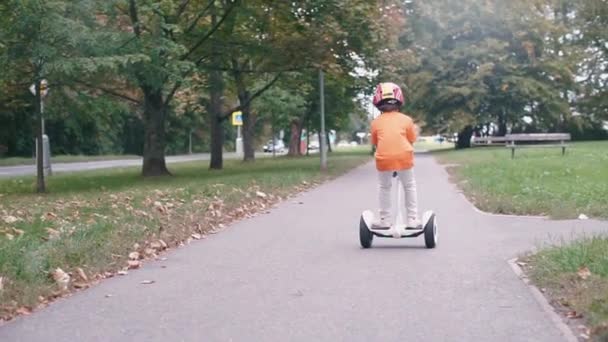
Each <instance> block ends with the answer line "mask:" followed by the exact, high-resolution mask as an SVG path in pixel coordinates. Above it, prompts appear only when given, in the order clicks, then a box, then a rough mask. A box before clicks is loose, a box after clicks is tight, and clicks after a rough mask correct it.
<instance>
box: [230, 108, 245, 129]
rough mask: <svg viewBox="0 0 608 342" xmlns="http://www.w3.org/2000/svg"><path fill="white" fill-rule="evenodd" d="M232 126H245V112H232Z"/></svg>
mask: <svg viewBox="0 0 608 342" xmlns="http://www.w3.org/2000/svg"><path fill="white" fill-rule="evenodd" d="M232 126H243V112H241V111H238V112H234V113H232Z"/></svg>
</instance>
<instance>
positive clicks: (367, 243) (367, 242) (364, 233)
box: [359, 217, 374, 248]
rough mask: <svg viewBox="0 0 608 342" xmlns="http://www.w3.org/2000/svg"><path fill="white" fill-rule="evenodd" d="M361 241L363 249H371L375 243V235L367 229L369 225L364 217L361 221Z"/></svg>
mask: <svg viewBox="0 0 608 342" xmlns="http://www.w3.org/2000/svg"><path fill="white" fill-rule="evenodd" d="M359 241H360V242H361V247H363V248H371V247H372V241H374V234H372V232H370V231H369V229H368V228H367V224H366V223H365V220H364V219H363V217H361V221H359Z"/></svg>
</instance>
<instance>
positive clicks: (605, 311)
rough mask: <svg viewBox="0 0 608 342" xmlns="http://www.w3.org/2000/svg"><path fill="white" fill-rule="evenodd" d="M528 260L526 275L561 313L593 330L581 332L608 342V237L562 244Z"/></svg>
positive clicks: (579, 331)
mask: <svg viewBox="0 0 608 342" xmlns="http://www.w3.org/2000/svg"><path fill="white" fill-rule="evenodd" d="M526 259H527V262H526V266H525V269H526V273H528V275H529V276H530V278H531V279H532V280H533V281H534V283H535V284H536V285H537V286H538V287H540V288H542V289H544V292H545V295H547V296H548V297H549V298H550V300H551V302H552V303H553V305H554V306H555V307H556V308H557V309H558V311H559V312H561V313H562V314H563V315H565V316H566V317H567V318H570V319H582V320H583V321H584V322H585V323H586V325H587V326H588V327H589V328H586V329H576V330H578V333H579V334H584V335H586V336H589V337H591V338H592V339H593V340H595V341H608V237H606V236H604V237H600V236H596V237H590V238H585V239H582V240H578V241H575V242H572V243H567V244H566V243H562V244H560V245H558V246H553V247H549V248H546V249H542V250H541V251H540V252H538V253H537V254H535V255H532V256H530V257H528V258H526ZM581 330H582V331H581Z"/></svg>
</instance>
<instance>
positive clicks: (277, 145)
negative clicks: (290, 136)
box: [264, 139, 285, 153]
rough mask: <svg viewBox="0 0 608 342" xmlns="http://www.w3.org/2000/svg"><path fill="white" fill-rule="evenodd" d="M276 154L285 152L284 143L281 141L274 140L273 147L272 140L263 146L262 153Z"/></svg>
mask: <svg viewBox="0 0 608 342" xmlns="http://www.w3.org/2000/svg"><path fill="white" fill-rule="evenodd" d="M273 151H275V152H277V153H283V152H285V143H284V142H283V140H281V139H275V141H274V146H273V145H272V140H269V141H268V142H267V143H266V145H264V152H273Z"/></svg>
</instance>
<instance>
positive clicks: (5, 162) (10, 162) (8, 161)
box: [0, 155, 141, 166]
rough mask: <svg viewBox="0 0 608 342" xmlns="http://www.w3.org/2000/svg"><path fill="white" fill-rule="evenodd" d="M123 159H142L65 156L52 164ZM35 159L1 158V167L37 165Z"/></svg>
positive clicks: (52, 159)
mask: <svg viewBox="0 0 608 342" xmlns="http://www.w3.org/2000/svg"><path fill="white" fill-rule="evenodd" d="M122 159H141V157H140V156H135V155H103V156H83V155H64V156H55V157H51V163H78V162H91V161H102V160H122ZM35 164H36V161H35V160H34V158H23V157H9V158H0V166H18V165H35Z"/></svg>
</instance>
